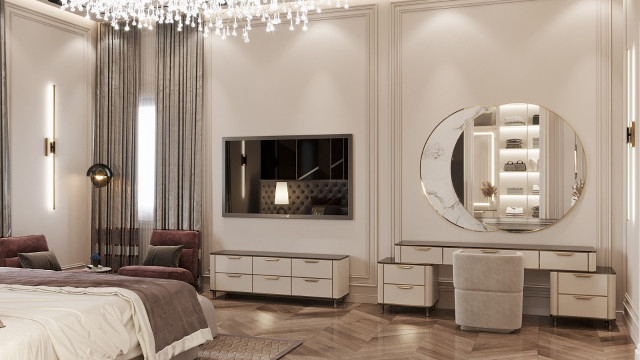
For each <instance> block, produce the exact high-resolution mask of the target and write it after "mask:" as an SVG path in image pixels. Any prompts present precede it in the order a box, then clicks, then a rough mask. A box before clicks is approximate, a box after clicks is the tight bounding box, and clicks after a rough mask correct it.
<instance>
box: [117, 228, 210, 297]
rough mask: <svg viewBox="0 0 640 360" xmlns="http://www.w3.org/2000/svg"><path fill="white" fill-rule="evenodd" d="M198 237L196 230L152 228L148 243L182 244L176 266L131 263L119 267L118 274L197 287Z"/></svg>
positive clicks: (160, 244) (156, 244) (161, 244)
mask: <svg viewBox="0 0 640 360" xmlns="http://www.w3.org/2000/svg"><path fill="white" fill-rule="evenodd" d="M199 238H200V234H199V233H198V232H197V231H187V230H153V233H152V234H151V242H150V245H153V246H175V245H182V246H183V247H182V253H181V254H180V261H179V263H178V267H177V268H171V267H164V266H144V265H132V266H125V267H121V268H120V269H119V270H118V275H124V276H133V277H149V278H157V279H173V280H180V281H184V282H187V283H189V284H191V285H194V286H196V287H197V286H198V248H199V243H200V240H199Z"/></svg>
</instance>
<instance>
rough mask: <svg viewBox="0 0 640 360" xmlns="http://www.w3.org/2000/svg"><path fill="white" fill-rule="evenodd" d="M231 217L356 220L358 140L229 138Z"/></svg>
mask: <svg viewBox="0 0 640 360" xmlns="http://www.w3.org/2000/svg"><path fill="white" fill-rule="evenodd" d="M222 143H223V156H224V161H223V164H224V171H223V173H224V185H223V191H224V194H223V195H224V203H223V209H222V210H223V211H222V215H223V216H226V217H271V218H298V219H342V220H350V219H353V167H352V164H353V160H352V156H353V155H352V154H353V136H352V135H350V134H346V135H345V134H339V135H300V136H264V137H260V136H252V137H233V138H223V139H222Z"/></svg>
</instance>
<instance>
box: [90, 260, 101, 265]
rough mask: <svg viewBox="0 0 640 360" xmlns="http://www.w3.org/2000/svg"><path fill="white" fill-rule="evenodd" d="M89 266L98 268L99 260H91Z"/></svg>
mask: <svg viewBox="0 0 640 360" xmlns="http://www.w3.org/2000/svg"><path fill="white" fill-rule="evenodd" d="M91 265H93V266H94V267H98V266H99V265H100V259H91Z"/></svg>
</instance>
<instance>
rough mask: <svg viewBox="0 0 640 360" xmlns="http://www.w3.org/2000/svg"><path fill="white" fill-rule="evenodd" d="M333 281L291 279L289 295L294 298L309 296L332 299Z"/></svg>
mask: <svg viewBox="0 0 640 360" xmlns="http://www.w3.org/2000/svg"><path fill="white" fill-rule="evenodd" d="M332 290H333V281H331V280H330V279H313V278H292V279H291V294H292V295H296V296H310V297H321V298H333V291H332Z"/></svg>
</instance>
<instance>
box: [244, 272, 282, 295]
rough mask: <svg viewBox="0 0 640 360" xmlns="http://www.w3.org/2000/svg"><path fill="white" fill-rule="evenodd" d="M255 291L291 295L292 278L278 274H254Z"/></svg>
mask: <svg viewBox="0 0 640 360" xmlns="http://www.w3.org/2000/svg"><path fill="white" fill-rule="evenodd" d="M253 292H254V293H260V294H278V295H291V278H290V277H288V276H277V275H253Z"/></svg>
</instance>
